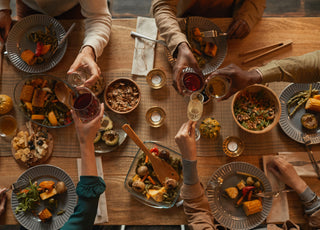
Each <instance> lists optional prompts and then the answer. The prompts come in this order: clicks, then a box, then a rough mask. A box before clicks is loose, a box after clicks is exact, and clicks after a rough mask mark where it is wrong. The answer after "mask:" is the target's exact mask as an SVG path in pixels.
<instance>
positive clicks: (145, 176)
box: [141, 173, 148, 182]
mask: <svg viewBox="0 0 320 230" xmlns="http://www.w3.org/2000/svg"><path fill="white" fill-rule="evenodd" d="M147 176H148V173H147V174H146V175H144V177H143V178H142V180H141V181H142V182H143V181H144V180H145V179H146V178H147Z"/></svg>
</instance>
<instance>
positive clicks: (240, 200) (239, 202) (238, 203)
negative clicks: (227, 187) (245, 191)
mask: <svg viewBox="0 0 320 230" xmlns="http://www.w3.org/2000/svg"><path fill="white" fill-rule="evenodd" d="M243 198H244V196H242V197H240V199H239V200H238V201H237V205H238V206H239V205H240V204H241V202H242V200H243Z"/></svg>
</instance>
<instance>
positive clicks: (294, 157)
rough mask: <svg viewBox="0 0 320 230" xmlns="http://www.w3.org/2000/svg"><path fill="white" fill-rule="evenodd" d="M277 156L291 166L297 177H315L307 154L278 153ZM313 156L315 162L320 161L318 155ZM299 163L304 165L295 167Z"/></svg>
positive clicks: (319, 154) (319, 155) (314, 153)
mask: <svg viewBox="0 0 320 230" xmlns="http://www.w3.org/2000/svg"><path fill="white" fill-rule="evenodd" d="M279 155H280V156H282V157H283V158H284V159H285V160H286V161H288V162H289V163H291V164H292V165H293V167H294V169H295V170H296V171H297V173H298V175H299V176H315V177H316V176H317V174H316V172H315V171H314V168H313V167H312V164H311V161H310V159H309V156H308V153H307V152H279ZM313 155H314V158H315V160H316V161H317V160H320V153H316V152H313ZM299 162H302V163H304V165H300V166H299V165H295V164H298V163H299ZM306 163H307V164H306ZM319 166H320V165H319Z"/></svg>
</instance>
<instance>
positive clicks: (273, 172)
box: [268, 167, 281, 178]
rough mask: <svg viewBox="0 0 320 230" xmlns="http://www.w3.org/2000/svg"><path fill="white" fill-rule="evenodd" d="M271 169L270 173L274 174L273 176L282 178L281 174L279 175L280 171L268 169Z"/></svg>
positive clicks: (271, 168)
mask: <svg viewBox="0 0 320 230" xmlns="http://www.w3.org/2000/svg"><path fill="white" fill-rule="evenodd" d="M268 169H269V171H270V172H271V173H272V174H273V175H275V176H276V177H277V178H280V175H281V174H280V173H279V171H278V170H277V169H275V168H273V167H270V168H268Z"/></svg>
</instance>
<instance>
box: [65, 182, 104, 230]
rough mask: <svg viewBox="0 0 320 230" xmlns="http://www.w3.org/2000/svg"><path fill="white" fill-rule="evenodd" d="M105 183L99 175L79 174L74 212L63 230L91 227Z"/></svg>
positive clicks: (81, 229)
mask: <svg viewBox="0 0 320 230" xmlns="http://www.w3.org/2000/svg"><path fill="white" fill-rule="evenodd" d="M105 189H106V184H105V182H104V181H103V179H102V178H101V177H96V176H80V182H79V183H78V185H77V194H78V203H77V206H76V207H75V209H74V213H73V214H72V215H71V216H70V218H69V220H68V221H67V223H66V224H65V225H64V226H63V227H62V229H63V230H89V229H92V227H93V224H94V219H95V217H96V214H97V207H98V201H99V197H100V195H101V194H102V193H103V192H104V191H105Z"/></svg>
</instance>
